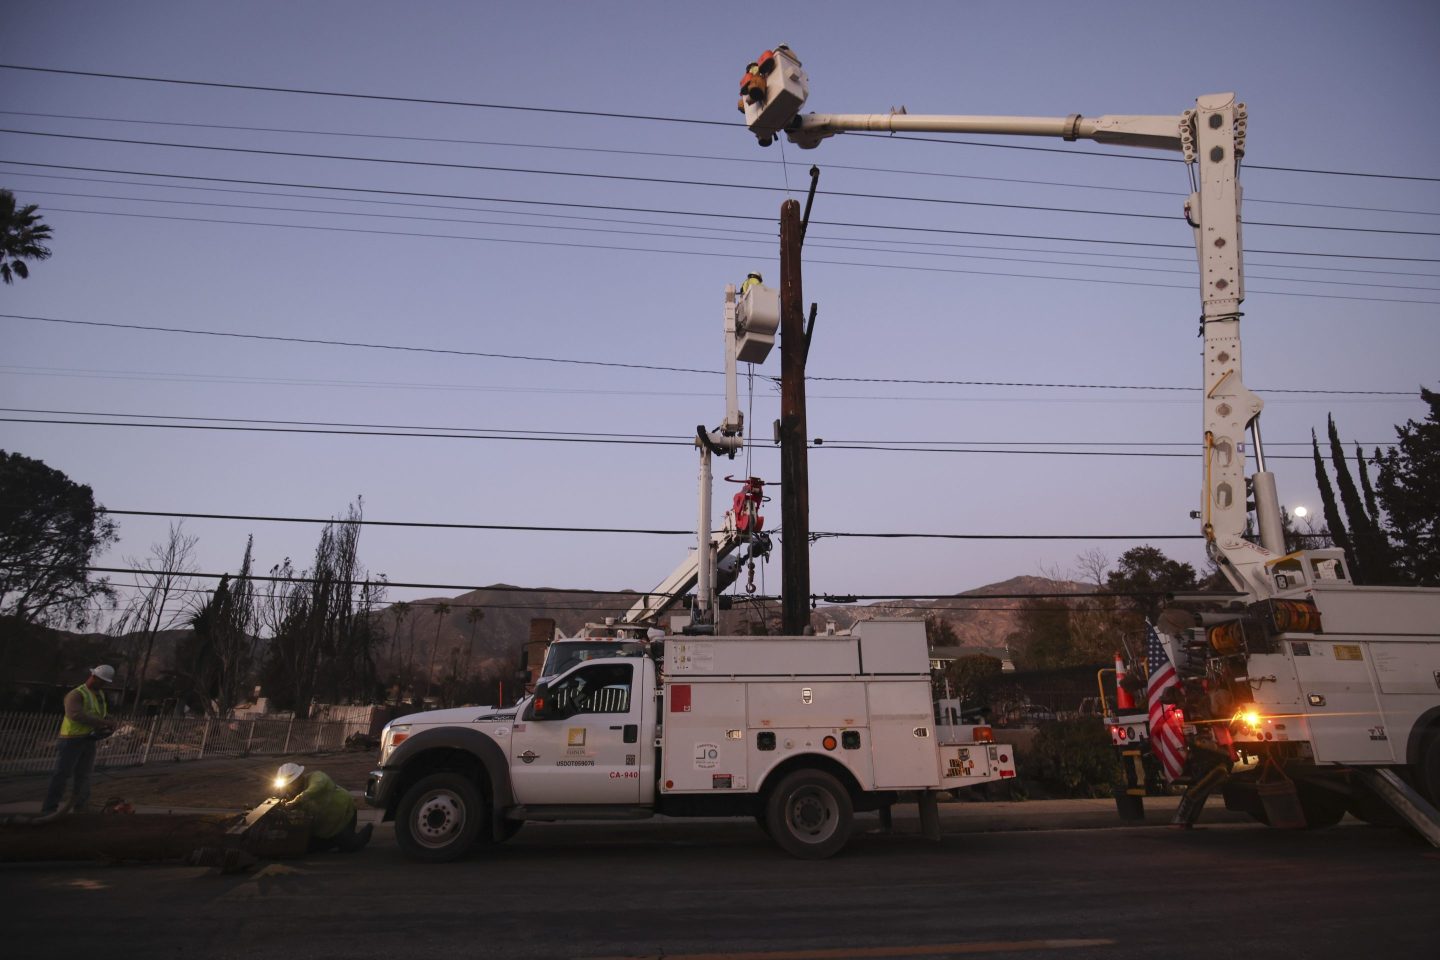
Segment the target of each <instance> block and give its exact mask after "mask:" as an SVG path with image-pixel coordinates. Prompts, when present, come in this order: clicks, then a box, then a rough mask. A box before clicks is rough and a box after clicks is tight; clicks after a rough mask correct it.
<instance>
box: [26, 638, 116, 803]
mask: <svg viewBox="0 0 1440 960" xmlns="http://www.w3.org/2000/svg"><path fill="white" fill-rule="evenodd" d="M114 682H115V668H114V667H112V666H110V665H109V664H101V665H100V666H98V667H96V668H95V669H93V670H91V671H90V676H88V677H86V678H85V682H84V683H82V684H80V686H78V687H76V688H75V689H74V690H71V691H70V692H69V693H67V694H65V719H63V720H61V721H60V741H59V744H58V745H57V747H56V750H55V772H54V774H52V775H51V777H50V789H49V791H47V792H46V794H45V802H44V804H43V805H41V807H40V813H41V814H42V815H43V814H47V813H54V812H55V810H56V809H57V808H58V807H59V806H60V798H61V797H62V796H64V795H65V781H67V780H69V779H70V777H71V776H72V775H73V776H74V777H75V793H74V803H73V807H72V809H74V811H75V812H77V813H81V812H83V811H84V810H85V805H86V804H88V803H89V802H90V773H91V771H92V770H94V769H95V741H96V740H99V739H102V738H104V737H108V736H109V735H110V734H111V733H112V732H113V731H114V729H115V724H113V723H111V722H110V720H109V719H107V716H106V715H107V714H108V713H109V708H108V707H107V705H106V703H105V687H106V686H108V685H109V684H112V683H114Z"/></svg>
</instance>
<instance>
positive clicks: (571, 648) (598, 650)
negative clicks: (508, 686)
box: [540, 640, 645, 677]
mask: <svg viewBox="0 0 1440 960" xmlns="http://www.w3.org/2000/svg"><path fill="white" fill-rule="evenodd" d="M644 655H645V644H643V643H641V642H639V641H638V640H556V641H555V642H554V643H552V644H550V650H549V652H548V653H546V654H545V666H544V668H543V669H542V670H541V671H540V676H542V677H553V676H556V675H558V674H561V673H564V672H565V671H566V670H569V669H570V668H571V667H573V666H575V664H577V663H584V662H585V661H586V660H600V659H603V658H608V657H643V656H644Z"/></svg>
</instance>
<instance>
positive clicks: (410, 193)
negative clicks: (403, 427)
mask: <svg viewBox="0 0 1440 960" xmlns="http://www.w3.org/2000/svg"><path fill="white" fill-rule="evenodd" d="M0 163H3V164H8V165H11V166H24V167H39V168H42V169H47V170H77V171H82V172H88V173H110V174H117V175H121V176H133V177H166V178H170V179H177V180H198V181H201V182H205V183H236V184H245V185H248V186H268V187H288V188H291V189H296V190H330V191H335V192H341V193H370V194H379V195H381V196H405V197H424V198H427V199H432V200H468V201H472V202H479V203H509V204H516V205H522V206H543V207H566V208H572V209H577V210H610V211H615V212H624V213H650V214H662V215H671V216H687V217H706V218H714V219H723V220H751V221H756V222H762V223H773V222H774V218H772V217H762V216H756V215H750V214H739V213H714V212H708V211H689V210H671V209H666V208H657V207H630V206H621V205H617V204H603V203H576V202H562V201H556V200H528V199H515V198H507V197H486V196H474V195H469V194H453V193H434V192H428V191H417V190H388V189H382V188H379V187H345V186H335V185H327V184H313V183H291V182H287V181H279V180H247V179H241V178H237V177H209V176H199V175H195V174H184V173H152V172H149V171H145V170H121V169H115V168H112V167H86V166H80V165H77V164H64V163H38V162H34V161H28V160H3V159H0ZM164 186H169V187H178V186H180V185H179V184H165V185H164ZM324 199H333V200H338V199H342V198H339V197H327V198H324ZM810 224H811V226H826V227H847V228H851V229H863V230H892V231H902V232H907V233H931V234H942V235H956V236H977V237H998V238H1002V239H1011V240H1047V241H1054V242H1059V243H1083V244H1100V245H1105V246H1116V247H1150V248H1155V249H1167V250H1187V251H1192V252H1193V250H1194V246H1193V245H1192V244H1184V243H1157V242H1153V241H1142V240H1104V239H1096V238H1093V237H1060V236H1054V235H1050V234H1033V233H1002V232H997V231H988V230H961V229H957V228H953V227H920V226H909V225H904V226H901V225H891V224H871V223H855V222H851V221H844V220H813V219H812V220H811V221H810ZM259 225H260V226H264V224H259ZM277 226H290V225H289V224H277ZM450 239H465V238H457V237H452V238H450ZM1247 253H1251V254H1256V253H1260V254H1270V255H1275V256H1286V257H1320V258H1325V259H1332V260H1333V259H1341V260H1384V261H1391V262H1398V263H1440V258H1435V257H1396V256H1382V255H1379V254H1359V253H1324V252H1319V251H1308V250H1271V249H1265V248H1256V247H1251V248H1250V249H1249V250H1248V251H1247ZM1276 266H1279V265H1278V264H1276ZM1177 289H1178V288H1177Z"/></svg>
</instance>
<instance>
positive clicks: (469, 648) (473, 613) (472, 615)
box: [461, 607, 485, 681]
mask: <svg viewBox="0 0 1440 960" xmlns="http://www.w3.org/2000/svg"><path fill="white" fill-rule="evenodd" d="M484 619H485V611H484V610H481V609H480V608H479V607H471V608H470V609H469V610H467V611H465V623H466V624H468V625H469V627H470V641H469V642H468V643H467V644H466V645H465V667H464V672H463V673H462V674H461V679H463V680H465V681H469V679H470V658H471V657H472V656H473V655H474V653H475V628H476V627H478V626H480V621H481V620H484Z"/></svg>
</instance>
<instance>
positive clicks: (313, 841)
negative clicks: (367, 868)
mask: <svg viewBox="0 0 1440 960" xmlns="http://www.w3.org/2000/svg"><path fill="white" fill-rule="evenodd" d="M275 788H276V790H277V791H278V792H279V795H280V796H282V797H286V798H288V799H287V800H286V801H285V806H287V807H290V808H292V809H298V810H303V811H304V812H306V813H308V814H310V817H311V821H310V851H311V852H312V853H318V852H319V851H321V850H331V849H334V850H339V851H340V852H342V853H353V852H354V851H356V850H359V849H360V848H361V847H363V846H365V844H367V843H369V842H370V834H371V833H373V832H374V830H375V826H374V825H373V824H369V823H367V824H365V826H364V827H363V828H361V829H360V830H358V831H357V830H356V829H355V820H356V811H355V798H354V797H352V796H350V792H349V791H348V790H346V789H344V788H343V787H341V786H339V785H338V784H336V783H335V781H334V780H331V779H330V778H329V777H328V776H326V775H325V774H324V773H322V772H321V771H319V770H316V771H314V772H313V773H309V774H306V773H305V768H304V767H302V766H301V765H300V764H298V763H287V764H284V765H283V766H281V767H280V770H279V771H278V772H277V773H276V775H275Z"/></svg>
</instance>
